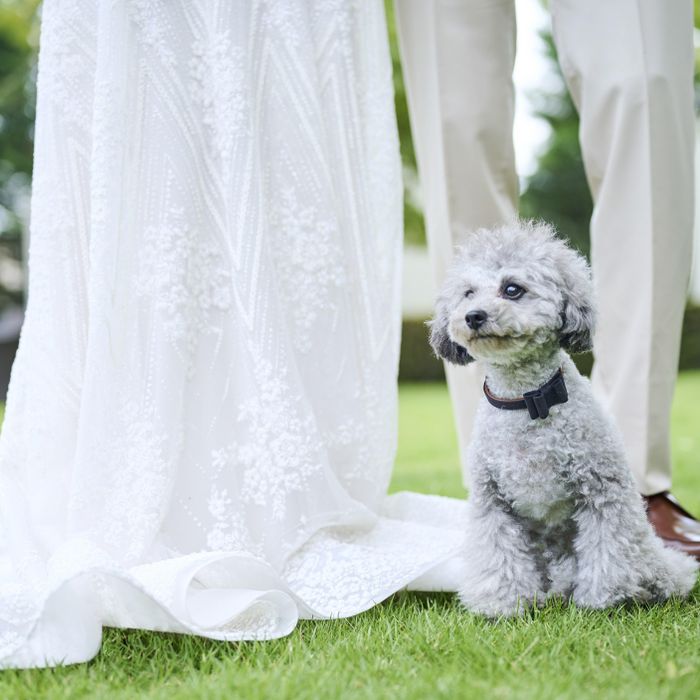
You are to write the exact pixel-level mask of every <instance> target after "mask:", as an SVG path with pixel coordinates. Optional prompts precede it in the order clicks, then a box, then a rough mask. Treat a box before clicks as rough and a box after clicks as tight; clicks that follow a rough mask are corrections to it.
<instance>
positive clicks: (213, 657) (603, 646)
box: [0, 372, 700, 700]
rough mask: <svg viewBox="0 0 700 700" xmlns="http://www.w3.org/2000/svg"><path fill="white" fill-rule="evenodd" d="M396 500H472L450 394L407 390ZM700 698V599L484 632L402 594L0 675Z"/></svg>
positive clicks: (95, 685) (697, 391)
mask: <svg viewBox="0 0 700 700" xmlns="http://www.w3.org/2000/svg"><path fill="white" fill-rule="evenodd" d="M699 398H700V372H698V373H687V374H684V375H683V376H682V377H681V380H680V382H679V387H678V392H677V397H676V403H675V407H674V418H673V427H674V435H673V440H674V459H675V472H674V473H675V491H676V493H677V494H678V495H679V496H680V497H681V498H682V500H683V501H684V502H685V503H687V504H688V507H690V508H691V509H694V510H695V511H697V512H700V431H699V430H698V424H699V423H700V420H699V418H698V409H697V401H698V399H699ZM392 489H393V490H401V489H412V490H416V491H429V492H433V493H440V494H445V495H453V496H460V495H462V488H461V480H460V476H459V471H458V466H457V453H456V444H455V436H454V432H453V429H452V422H451V417H450V407H449V401H448V398H447V394H446V391H445V389H444V387H442V386H438V385H427V386H417V385H415V386H404V387H402V390H401V436H400V447H399V455H398V460H397V466H396V473H395V477H394V481H393V484H392ZM41 697H46V698H51V699H52V700H53V699H54V698H56V699H58V698H78V697H85V698H101V697H110V698H134V697H143V698H168V700H174V699H175V698H188V699H189V698H207V699H210V698H211V699H215V698H245V699H246V700H250V699H253V698H267V697H273V698H292V697H293V698H326V697H328V698H335V697H359V698H383V697H387V698H434V697H444V698H462V697H465V698H501V697H502V698H536V699H537V700H545V699H547V698H577V699H580V698H588V697H597V698H625V699H627V698H635V699H637V698H700V587H698V588H696V592H695V595H694V596H693V598H692V600H691V601H690V603H689V604H680V603H676V602H674V603H670V604H668V605H665V606H659V607H654V608H649V609H641V608H632V609H619V610H612V611H606V612H586V611H579V610H575V609H573V608H564V607H562V606H560V605H551V606H549V607H547V608H545V609H544V610H541V611H538V612H536V613H534V614H533V615H532V616H530V617H528V618H526V619H521V620H506V621H501V622H497V623H491V622H486V621H484V620H482V619H479V618H477V617H473V616H471V615H469V614H466V613H464V612H462V611H461V610H460V609H459V607H458V606H457V604H456V603H455V601H454V599H453V597H452V596H448V595H422V594H409V593H401V594H398V595H395V596H393V597H392V598H391V599H390V600H388V601H387V602H386V603H384V604H383V605H380V606H377V607H376V608H374V609H373V610H370V611H369V612H367V613H364V614H362V615H359V616H358V617H355V618H352V619H349V620H340V621H324V622H311V621H304V622H301V623H300V624H299V626H298V627H297V629H296V630H295V631H294V633H293V634H292V635H290V636H289V637H287V638H285V639H280V640H277V641H272V642H247V643H240V644H224V643H217V642H210V641H206V640H202V639H197V638H193V637H181V636H178V635H166V634H155V633H147V632H134V631H123V630H106V632H105V636H104V644H103V647H102V652H101V653H100V655H99V656H98V657H97V658H96V659H95V660H94V661H93V662H91V663H89V664H86V665H82V666H76V667H68V668H62V669H54V670H41V671H21V672H17V671H6V672H3V673H2V674H0V698H2V699H6V700H15V699H17V700H19V699H20V698H32V700H34V699H36V698H41Z"/></svg>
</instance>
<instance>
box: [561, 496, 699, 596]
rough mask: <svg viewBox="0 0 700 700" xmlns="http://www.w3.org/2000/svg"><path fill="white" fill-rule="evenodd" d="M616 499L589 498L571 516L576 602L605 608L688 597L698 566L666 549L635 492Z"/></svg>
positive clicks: (607, 497)
mask: <svg viewBox="0 0 700 700" xmlns="http://www.w3.org/2000/svg"><path fill="white" fill-rule="evenodd" d="M618 487H619V485H618ZM611 491H612V490H611ZM614 495H616V496H618V498H614V497H613V494H612V493H608V494H603V493H602V492H601V493H597V494H589V495H588V497H587V498H586V499H585V501H584V502H583V503H582V504H581V505H580V506H579V508H578V510H577V512H576V514H575V516H574V517H575V520H576V523H577V526H578V533H577V536H576V540H575V543H574V548H575V553H576V558H577V570H576V585H575V588H574V601H575V602H576V604H577V605H580V606H582V607H589V608H605V607H608V606H611V605H615V604H617V603H621V602H623V601H629V600H636V601H658V600H665V599H667V598H669V597H670V596H672V595H678V596H685V595H687V594H688V593H689V592H690V589H691V588H692V587H693V585H694V584H695V580H696V574H697V569H698V564H697V563H696V562H695V561H694V560H693V559H691V558H690V557H688V556H686V555H684V554H682V553H680V552H676V551H673V550H670V549H667V548H665V547H664V545H663V543H662V542H661V540H660V539H659V538H658V537H656V535H655V534H654V532H653V530H652V527H651V525H650V524H649V522H648V521H647V518H646V514H645V513H644V508H643V506H642V502H641V498H640V497H639V496H638V495H637V494H636V492H630V493H622V494H620V493H618V494H614Z"/></svg>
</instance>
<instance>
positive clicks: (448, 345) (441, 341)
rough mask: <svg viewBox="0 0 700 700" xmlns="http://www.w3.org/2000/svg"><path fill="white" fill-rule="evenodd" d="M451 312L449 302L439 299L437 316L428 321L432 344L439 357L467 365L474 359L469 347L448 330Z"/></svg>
mask: <svg viewBox="0 0 700 700" xmlns="http://www.w3.org/2000/svg"><path fill="white" fill-rule="evenodd" d="M448 323H449V314H448V312H447V304H446V303H445V302H444V301H443V300H441V299H439V300H438V302H437V305H436V307H435V316H434V317H433V319H432V320H430V321H428V326H429V327H430V346H431V347H432V348H433V352H434V353H435V355H436V356H437V357H441V358H442V359H443V360H447V361H448V362H451V363H452V364H455V365H466V364H469V363H470V362H473V361H474V358H473V357H472V356H471V355H470V354H469V353H468V352H467V349H466V348H465V347H464V346H462V345H460V344H459V343H455V341H454V340H452V338H450V336H449V334H448V332H447V324H448Z"/></svg>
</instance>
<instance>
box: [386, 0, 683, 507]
mask: <svg viewBox="0 0 700 700" xmlns="http://www.w3.org/2000/svg"><path fill="white" fill-rule="evenodd" d="M395 5H396V15H397V26H398V31H399V37H400V42H401V54H402V61H403V70H404V77H405V80H406V85H407V93H408V102H409V109H410V115H411V123H412V129H413V138H414V144H415V149H416V154H417V160H418V168H419V172H420V177H421V182H422V187H423V195H424V202H425V215H426V224H427V233H428V246H429V249H430V254H431V259H432V261H433V267H434V273H435V278H436V282H438V283H440V281H441V280H442V278H443V276H444V272H445V267H446V266H447V264H448V263H449V260H450V258H451V255H452V250H453V247H454V244H455V243H456V242H457V240H458V237H459V236H460V235H464V231H467V230H469V229H473V228H475V227H478V226H484V225H493V224H497V223H500V222H503V221H505V220H508V219H509V218H512V217H513V216H514V215H515V212H516V210H517V198H518V189H517V178H516V173H515V161H514V154H513V144H512V127H513V111H514V94H513V85H512V70H513V61H514V57H515V9H514V3H513V0H395ZM550 6H551V10H552V23H553V29H554V38H555V42H556V45H557V50H558V54H559V60H560V64H561V67H562V71H563V73H564V76H565V79H566V81H567V84H568V87H569V90H570V92H571V94H572V96H573V99H574V102H575V104H576V107H577V109H578V111H579V115H580V120H581V124H580V140H581V147H582V151H583V159H584V164H585V168H586V174H587V177H588V182H589V185H590V188H591V192H592V194H593V200H594V203H595V206H594V211H593V217H592V219H591V257H592V265H593V276H594V282H595V289H596V295H597V304H598V309H599V320H598V328H597V332H596V335H595V343H594V345H595V350H594V354H595V366H594V370H593V385H594V388H595V390H596V392H597V394H598V396H599V398H600V399H601V400H602V401H603V402H604V403H605V404H606V405H607V407H608V408H609V410H610V411H611V412H612V414H613V415H614V417H615V419H616V421H617V423H618V426H619V428H620V429H621V432H622V435H623V439H624V442H625V446H626V449H627V453H628V456H629V460H630V465H631V467H632V470H633V471H634V474H635V476H636V478H637V481H638V484H639V488H640V490H641V492H642V493H645V494H651V493H657V492H659V491H663V490H666V489H669V488H670V485H671V454H670V453H671V450H670V435H669V423H670V410H671V401H672V397H673V389H674V384H675V380H676V371H677V364H678V351H679V344H680V331H681V323H682V318H683V310H684V306H685V300H686V292H687V286H688V278H689V273H690V260H691V245H692V225H693V192H694V188H693V149H694V134H695V126H694V110H693V65H694V57H693V39H692V30H693V13H692V2H690V0H552V1H551V3H550ZM446 371H447V380H448V384H449V387H450V393H451V396H452V402H453V406H454V411H455V417H456V422H457V433H458V438H459V445H460V451H461V454H462V458H463V462H464V454H465V448H466V445H467V443H468V441H469V438H470V434H471V424H472V419H473V414H474V410H475V407H476V403H477V401H478V399H479V398H480V384H481V378H480V376H479V370H478V368H477V367H473V366H469V367H465V368H458V367H447V368H446Z"/></svg>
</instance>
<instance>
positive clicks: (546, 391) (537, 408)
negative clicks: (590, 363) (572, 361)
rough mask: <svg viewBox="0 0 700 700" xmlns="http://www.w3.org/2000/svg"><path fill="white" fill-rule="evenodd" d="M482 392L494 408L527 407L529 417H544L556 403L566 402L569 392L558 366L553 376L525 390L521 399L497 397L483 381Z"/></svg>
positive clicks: (510, 409) (506, 409)
mask: <svg viewBox="0 0 700 700" xmlns="http://www.w3.org/2000/svg"><path fill="white" fill-rule="evenodd" d="M484 394H485V395H486V399H487V400H488V402H489V403H490V404H491V405H492V406H495V407H496V408H501V409H503V410H505V411H518V410H520V409H523V408H527V410H528V413H529V414H530V418H532V419H535V418H546V417H547V416H548V415H549V409H550V408H551V407H552V406H556V405H557V404H558V403H566V402H567V401H568V400H569V393H568V392H567V390H566V384H565V383H564V374H563V373H562V371H561V368H559V369H558V370H557V371H556V372H555V374H554V376H553V377H552V378H551V379H550V380H549V381H547V382H546V383H545V384H543V385H542V386H541V387H539V388H538V389H535V390H534V391H526V392H525V393H524V394H523V398H522V399H498V398H496V397H495V396H494V395H493V394H492V393H491V392H490V391H489V388H488V386H486V382H485V381H484Z"/></svg>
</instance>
